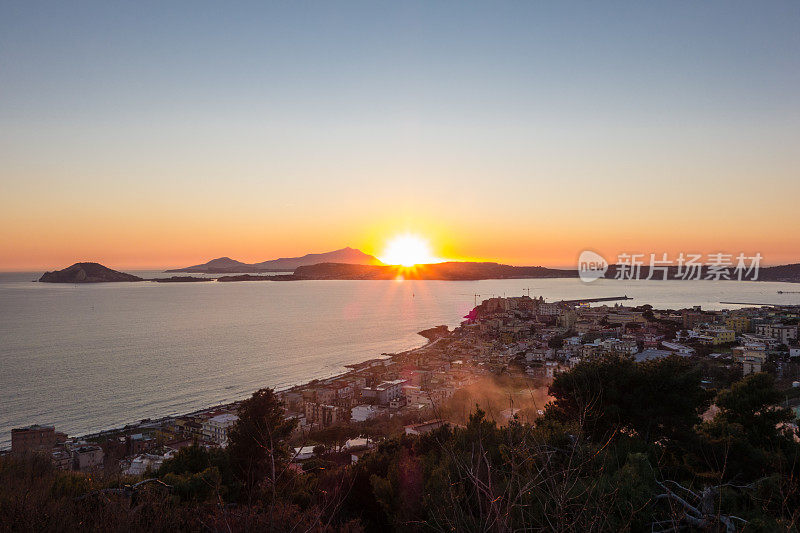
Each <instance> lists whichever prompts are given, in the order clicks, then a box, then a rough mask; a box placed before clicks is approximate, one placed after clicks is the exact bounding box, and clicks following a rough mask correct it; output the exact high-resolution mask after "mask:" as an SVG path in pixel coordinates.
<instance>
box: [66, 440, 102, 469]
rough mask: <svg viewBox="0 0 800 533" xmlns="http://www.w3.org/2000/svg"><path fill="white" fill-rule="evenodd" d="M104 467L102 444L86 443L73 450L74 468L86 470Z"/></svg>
mask: <svg viewBox="0 0 800 533" xmlns="http://www.w3.org/2000/svg"><path fill="white" fill-rule="evenodd" d="M100 468H103V449H102V448H101V447H100V446H93V445H84V446H79V447H77V448H75V449H73V450H72V469H73V470H80V471H81V472H85V471H87V470H97V469H100Z"/></svg>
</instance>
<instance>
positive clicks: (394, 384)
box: [361, 379, 406, 405]
mask: <svg viewBox="0 0 800 533" xmlns="http://www.w3.org/2000/svg"><path fill="white" fill-rule="evenodd" d="M405 383H406V380H405V379H395V380H392V381H383V382H381V383H379V384H378V385H376V386H374V387H364V388H363V389H361V397H362V398H365V399H371V400H373V401H374V402H375V403H377V404H378V405H389V402H391V401H392V400H395V399H397V398H400V397H401V396H403V385H404V384H405Z"/></svg>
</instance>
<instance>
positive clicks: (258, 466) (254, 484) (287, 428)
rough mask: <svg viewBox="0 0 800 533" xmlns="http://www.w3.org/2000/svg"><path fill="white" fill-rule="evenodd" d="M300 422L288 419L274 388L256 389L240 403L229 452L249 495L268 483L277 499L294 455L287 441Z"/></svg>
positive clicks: (230, 434) (230, 438)
mask: <svg viewBox="0 0 800 533" xmlns="http://www.w3.org/2000/svg"><path fill="white" fill-rule="evenodd" d="M296 424H297V421H296V420H294V419H287V418H285V416H284V408H283V403H282V402H281V401H280V400H279V399H278V397H277V396H276V395H275V392H274V391H273V390H272V389H261V390H258V391H256V392H254V393H253V396H252V397H250V398H248V399H247V400H245V401H243V402H242V404H241V405H240V406H239V420H238V421H237V422H236V424H235V425H234V426H233V427H232V428H231V430H230V432H229V434H228V442H229V444H228V453H229V454H230V458H231V463H232V464H233V468H234V472H235V473H236V475H237V476H238V477H239V479H240V480H241V482H242V483H243V484H244V486H245V489H246V490H247V493H248V496H252V494H253V490H254V489H256V488H258V487H259V486H260V485H261V484H262V483H264V482H266V483H267V484H268V485H269V487H270V489H271V492H272V495H273V499H274V496H275V492H276V486H277V483H278V481H279V477H280V476H281V475H282V474H283V472H285V470H286V465H287V463H288V461H289V459H290V457H291V454H290V450H291V448H290V447H289V445H288V443H287V442H288V439H289V437H290V436H291V434H292V431H293V430H294V428H295V426H296Z"/></svg>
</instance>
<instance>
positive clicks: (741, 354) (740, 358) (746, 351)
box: [733, 344, 767, 376]
mask: <svg viewBox="0 0 800 533" xmlns="http://www.w3.org/2000/svg"><path fill="white" fill-rule="evenodd" d="M733 360H734V361H736V362H737V363H742V374H743V375H745V376H746V375H747V374H754V373H757V372H761V367H762V365H763V364H764V363H765V362H766V361H767V352H766V350H765V349H764V345H763V344H745V345H744V346H737V347H735V348H734V349H733Z"/></svg>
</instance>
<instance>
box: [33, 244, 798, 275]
mask: <svg viewBox="0 0 800 533" xmlns="http://www.w3.org/2000/svg"><path fill="white" fill-rule="evenodd" d="M331 254H338V256H339V257H341V256H344V257H346V258H347V259H349V260H351V261H359V260H363V261H375V262H379V261H378V260H377V259H375V258H374V257H372V256H371V255H367V254H364V253H363V252H360V251H359V250H353V249H352V248H344V249H343V250H336V251H335V252H330V253H329V254H309V255H305V256H303V257H294V258H287V259H275V260H273V261H264V262H263V263H255V264H250V265H249V264H247V263H241V262H239V261H234V260H232V259H228V258H220V259H215V260H214V261H209V262H208V263H205V264H203V265H196V266H193V267H188V268H186V269H181V270H171V271H169V272H202V273H219V274H230V273H240V274H244V275H238V276H221V277H219V278H218V280H219V281H298V280H331V279H344V280H389V279H397V278H398V276H402V277H403V278H404V279H428V280H450V281H467V280H480V279H514V278H517V279H524V278H576V277H578V271H577V270H572V269H557V268H546V267H541V266H511V265H502V264H500V263H472V262H447V263H434V264H430V265H417V266H416V267H413V268H403V267H398V266H392V265H383V264H359V263H341V262H338V263H334V262H325V263H313V264H305V265H303V264H301V265H299V266H296V267H292V265H293V264H298V263H302V262H308V261H318V260H319V258H320V257H325V256H330V255H331ZM241 265H243V266H241ZM262 265H267V268H265V267H264V266H262ZM274 265H278V266H277V267H276V266H274ZM269 267H272V268H269ZM242 268H254V269H256V268H257V269H259V270H251V271H244V272H242V270H239V269H242ZM618 268H619V267H618V265H610V267H609V269H608V271H607V272H606V274H605V278H606V279H613V278H614V277H615V274H616V272H617V269H618ZM269 271H273V272H274V271H293V274H286V275H271V276H253V275H250V273H252V272H269ZM702 272H703V275H702V276H701V279H704V278H705V275H706V271H705V270H703V271H702ZM675 274H676V272H675V271H674V270H672V269H670V270H669V276H668V278H669V279H675ZM647 275H648V270H647V268H646V267H645V268H642V272H641V274H640V277H639V279H646V278H647ZM662 277H663V275H662V274H661V273H660V272H659V273H656V275H655V276H654V279H656V280H660V279H662ZM746 279H747V278H746ZM209 280H210V279H209V278H197V277H195V278H192V277H178V276H174V277H172V278H167V279H157V280H156V279H154V280H144V279H142V278H140V277H138V276H134V275H132V274H126V273H124V272H118V271H116V270H111V269H110V268H107V267H104V266H103V265H101V264H99V263H75V264H74V265H72V266H70V267H67V268H65V269H63V270H57V271H55V272H45V273H44V274H43V275H42V277H41V278H40V279H39V281H42V282H47V283H99V282H110V281H159V282H188V281H209ZM758 281H784V282H793V283H800V263H795V264H792V265H780V266H773V267H763V268H761V269H760V271H759V275H758Z"/></svg>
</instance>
